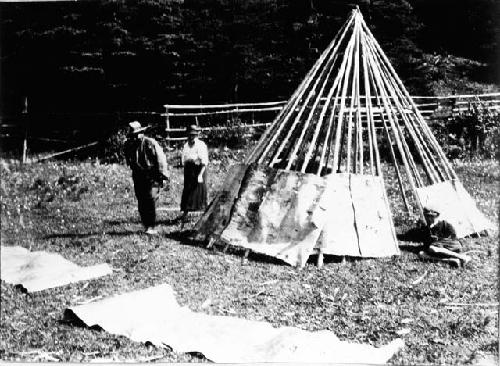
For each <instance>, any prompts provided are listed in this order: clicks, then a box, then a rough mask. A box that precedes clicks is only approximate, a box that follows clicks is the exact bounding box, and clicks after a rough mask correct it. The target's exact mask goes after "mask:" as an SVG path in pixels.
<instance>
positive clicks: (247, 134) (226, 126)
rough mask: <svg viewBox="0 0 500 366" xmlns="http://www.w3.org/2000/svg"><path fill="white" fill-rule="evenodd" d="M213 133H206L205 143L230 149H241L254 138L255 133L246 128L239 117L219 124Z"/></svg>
mask: <svg viewBox="0 0 500 366" xmlns="http://www.w3.org/2000/svg"><path fill="white" fill-rule="evenodd" d="M217 127H221V128H220V129H218V128H216V127H215V129H213V130H211V131H205V132H204V135H205V141H206V142H207V143H208V144H209V145H211V146H227V147H230V148H241V147H243V146H245V145H246V144H247V143H248V140H249V139H250V138H252V137H253V134H254V133H253V131H251V130H250V129H248V128H246V127H244V123H243V122H242V121H241V119H239V118H238V117H236V118H232V119H231V120H227V121H226V122H225V123H219V124H218V125H217Z"/></svg>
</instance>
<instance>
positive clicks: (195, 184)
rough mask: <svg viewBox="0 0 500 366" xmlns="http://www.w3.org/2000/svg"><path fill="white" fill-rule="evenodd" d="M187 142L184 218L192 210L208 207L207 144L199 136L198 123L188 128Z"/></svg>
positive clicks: (184, 160) (182, 201)
mask: <svg viewBox="0 0 500 366" xmlns="http://www.w3.org/2000/svg"><path fill="white" fill-rule="evenodd" d="M187 135H188V136H187V138H188V140H187V142H186V143H185V144H184V148H183V150H182V165H183V166H184V190H183V191H182V199H181V211H182V212H183V219H185V218H186V217H187V214H188V212H190V211H201V210H204V209H205V208H206V207H207V185H206V181H207V165H208V149H207V145H206V144H205V143H204V142H203V141H201V140H200V139H199V138H198V136H199V135H200V129H199V127H198V126H196V125H191V126H189V127H188V128H187Z"/></svg>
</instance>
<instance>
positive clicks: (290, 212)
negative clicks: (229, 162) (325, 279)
mask: <svg viewBox="0 0 500 366" xmlns="http://www.w3.org/2000/svg"><path fill="white" fill-rule="evenodd" d="M324 189H325V180H324V179H323V178H321V177H318V176H316V175H313V174H304V173H299V172H292V171H284V170H277V169H272V168H265V167H257V168H250V169H249V171H248V172H247V177H246V178H245V181H244V182H243V185H242V189H241V190H240V196H239V197H238V200H237V201H236V203H235V205H234V208H233V211H232V216H231V218H230V220H229V223H228V225H227V227H226V228H225V230H224V231H223V232H222V235H221V239H222V240H224V241H226V242H228V243H230V244H232V245H236V246H240V247H243V248H248V249H251V250H252V251H254V252H257V253H262V254H266V255H269V256H273V257H276V258H279V259H281V260H283V261H285V262H287V263H289V264H291V265H297V266H303V265H304V264H305V263H306V261H307V259H308V258H309V256H310V254H311V253H312V251H313V248H314V246H315V244H316V242H317V240H318V238H319V235H320V233H321V227H322V226H323V223H322V222H313V221H312V212H313V211H314V210H315V209H316V206H317V205H318V203H319V200H320V197H321V195H322V193H323V191H324Z"/></svg>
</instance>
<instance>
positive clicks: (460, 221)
mask: <svg viewBox="0 0 500 366" xmlns="http://www.w3.org/2000/svg"><path fill="white" fill-rule="evenodd" d="M417 196H418V199H419V201H420V203H421V204H422V206H423V207H427V208H431V209H433V210H436V211H438V212H439V213H440V218H442V219H443V220H446V221H448V222H449V223H450V224H451V225H452V226H453V227H454V228H455V231H456V233H457V237H459V238H463V237H465V236H468V235H471V234H474V233H480V232H481V231H483V230H485V231H492V230H494V226H493V224H492V223H490V222H489V221H488V220H487V219H486V217H484V215H483V214H482V213H481V212H480V211H479V210H478V208H477V206H476V204H475V203H474V200H473V199H472V197H471V196H470V195H469V193H467V191H466V190H465V188H464V187H463V185H462V183H460V181H459V180H456V179H454V180H450V181H445V182H441V183H436V184H432V185H430V186H427V187H422V188H417Z"/></svg>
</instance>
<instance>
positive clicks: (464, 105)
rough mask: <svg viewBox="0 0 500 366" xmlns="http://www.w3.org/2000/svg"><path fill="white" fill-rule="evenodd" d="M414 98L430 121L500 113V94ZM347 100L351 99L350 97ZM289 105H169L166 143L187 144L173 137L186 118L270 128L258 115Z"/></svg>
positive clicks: (215, 128)
mask: <svg viewBox="0 0 500 366" xmlns="http://www.w3.org/2000/svg"><path fill="white" fill-rule="evenodd" d="M371 98H377V97H371ZM412 98H413V101H414V102H415V105H416V106H417V108H418V109H419V111H420V113H421V114H422V116H423V117H424V118H425V119H427V120H428V121H432V120H433V119H447V118H452V117H453V116H456V115H457V114H460V113H463V112H467V111H469V110H471V108H472V107H473V106H476V105H479V104H480V105H482V107H483V108H486V109H488V110H494V111H500V93H487V94H478V95H476V94H463V95H449V96H414V97H412ZM347 99H349V98H348V97H347ZM285 104H286V101H276V102H267V103H239V104H238V103H233V104H205V105H192V104H186V105H183V104H165V105H164V106H163V107H164V108H165V112H164V113H162V116H163V117H165V132H166V133H167V136H166V137H165V140H167V141H183V140H185V139H186V138H185V137H178V136H176V137H174V136H172V135H175V134H176V133H179V132H183V131H185V125H186V124H187V123H186V119H185V117H194V118H195V119H194V121H192V122H194V123H195V124H197V125H198V126H200V128H201V129H202V130H204V131H216V130H224V129H231V128H233V127H234V124H233V125H231V124H230V123H227V124H226V126H217V125H215V126H214V125H213V122H214V121H213V120H211V121H210V124H211V126H205V127H203V126H201V125H200V123H199V119H198V117H208V116H212V117H218V116H222V115H232V116H237V117H239V118H241V116H242V115H244V114H247V115H248V114H251V123H239V124H238V128H243V129H249V128H258V127H265V126H268V125H270V124H271V121H272V119H273V118H271V116H268V117H267V119H268V121H267V122H256V121H255V114H256V113H257V114H258V113H263V112H277V111H279V110H281V108H283V106H284V105H285ZM272 117H274V116H272ZM181 119H182V121H181ZM219 122H220V121H219ZM179 125H182V126H183V127H178V126H179ZM174 126H175V127H174Z"/></svg>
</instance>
